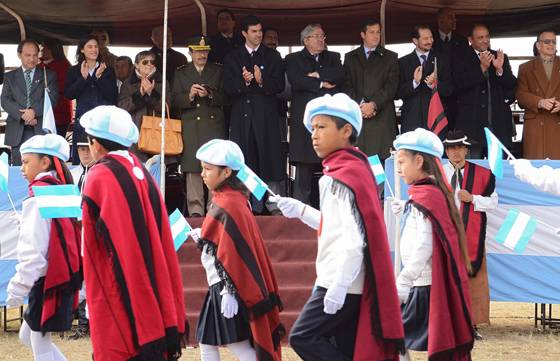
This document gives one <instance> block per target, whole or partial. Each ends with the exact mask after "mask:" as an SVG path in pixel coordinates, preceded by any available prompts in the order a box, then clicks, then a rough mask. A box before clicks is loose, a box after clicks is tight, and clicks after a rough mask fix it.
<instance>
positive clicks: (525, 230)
mask: <svg viewBox="0 0 560 361" xmlns="http://www.w3.org/2000/svg"><path fill="white" fill-rule="evenodd" d="M536 229H537V220H536V219H535V218H534V217H531V216H530V215H528V214H526V213H523V212H520V211H518V210H517V209H515V208H511V209H510V210H509V211H508V214H507V216H506V219H505V220H504V223H503V224H502V226H501V227H500V229H499V230H498V233H497V234H496V242H498V243H500V244H503V245H504V246H506V247H507V248H509V249H512V250H513V251H514V252H516V253H519V254H521V253H523V252H524V251H525V247H527V244H528V243H529V239H531V237H532V236H533V233H535V230H536Z"/></svg>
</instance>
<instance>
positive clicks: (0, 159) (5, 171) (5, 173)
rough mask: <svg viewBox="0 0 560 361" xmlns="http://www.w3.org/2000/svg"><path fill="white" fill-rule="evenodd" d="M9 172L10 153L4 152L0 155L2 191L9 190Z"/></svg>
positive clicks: (0, 188)
mask: <svg viewBox="0 0 560 361" xmlns="http://www.w3.org/2000/svg"><path fill="white" fill-rule="evenodd" d="M9 174H10V165H9V164H8V154H7V153H2V155H0V190H1V191H2V192H7V191H8V179H9Z"/></svg>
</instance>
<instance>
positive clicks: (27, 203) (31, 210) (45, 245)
mask: <svg viewBox="0 0 560 361" xmlns="http://www.w3.org/2000/svg"><path fill="white" fill-rule="evenodd" d="M47 175H51V176H53V177H55V176H56V175H55V172H54V171H51V172H44V173H39V174H37V176H36V177H35V179H40V178H42V177H44V176H47ZM50 231H51V220H50V219H45V218H42V217H41V215H40V214H39V207H38V206H37V199H36V198H35V197H29V198H27V199H26V200H24V201H23V205H22V215H21V226H20V232H19V238H18V243H17V257H18V264H17V265H16V274H15V275H14V276H13V277H12V279H11V280H10V283H9V284H8V288H7V293H8V295H9V296H11V297H14V298H23V297H26V296H27V295H28V293H29V291H30V290H31V288H32V287H33V285H34V284H35V282H36V281H37V280H38V279H39V278H41V277H43V276H44V275H45V274H46V273H47V266H48V262H47V259H48V251H49V241H50Z"/></svg>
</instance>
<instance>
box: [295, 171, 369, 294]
mask: <svg viewBox="0 0 560 361" xmlns="http://www.w3.org/2000/svg"><path fill="white" fill-rule="evenodd" d="M319 191H320V199H321V216H322V230H321V233H320V235H319V240H318V250H317V262H316V270H317V279H316V281H315V285H317V286H320V287H324V288H327V289H328V288H329V287H330V286H331V285H337V286H340V287H343V288H346V289H348V291H347V292H348V293H351V294H361V293H362V290H363V286H364V264H363V259H364V247H365V243H364V235H363V234H362V231H361V229H360V227H359V226H358V223H356V219H355V218H354V212H355V210H356V205H355V202H354V200H353V195H352V193H351V192H350V191H349V190H348V189H347V188H346V187H344V186H342V185H339V184H338V183H336V182H335V181H334V180H333V178H332V177H329V176H325V175H324V176H322V177H321V179H320V180H319ZM308 208H310V207H308ZM305 212H308V210H307V209H306V211H305Z"/></svg>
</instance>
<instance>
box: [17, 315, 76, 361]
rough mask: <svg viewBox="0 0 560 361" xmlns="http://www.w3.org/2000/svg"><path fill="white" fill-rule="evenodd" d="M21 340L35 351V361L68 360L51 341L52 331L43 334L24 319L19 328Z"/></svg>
mask: <svg viewBox="0 0 560 361" xmlns="http://www.w3.org/2000/svg"><path fill="white" fill-rule="evenodd" d="M19 340H20V341H21V343H22V344H24V345H25V346H27V347H29V348H30V349H31V351H33V358H34V359H35V361H67V359H66V357H64V355H63V354H62V352H60V350H59V349H58V347H56V345H55V344H54V343H53V342H52V341H51V334H50V332H47V333H46V334H45V336H43V335H42V333H41V332H37V331H33V330H31V328H29V325H28V324H27V322H25V321H23V323H22V325H21V328H20V330H19Z"/></svg>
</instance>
